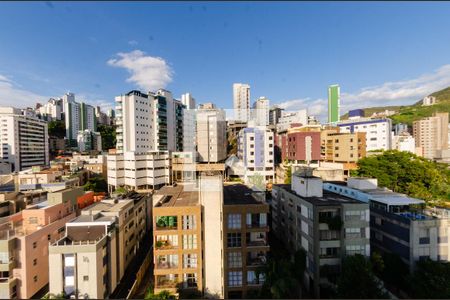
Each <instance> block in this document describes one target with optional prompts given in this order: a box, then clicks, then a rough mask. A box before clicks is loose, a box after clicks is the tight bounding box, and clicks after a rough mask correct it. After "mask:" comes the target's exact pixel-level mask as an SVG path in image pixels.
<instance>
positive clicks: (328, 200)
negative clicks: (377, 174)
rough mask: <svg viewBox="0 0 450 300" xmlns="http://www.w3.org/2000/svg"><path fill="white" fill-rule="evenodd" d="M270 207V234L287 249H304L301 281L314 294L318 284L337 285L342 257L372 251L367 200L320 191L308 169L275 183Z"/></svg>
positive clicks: (317, 179) (319, 286) (317, 295)
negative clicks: (289, 178)
mask: <svg viewBox="0 0 450 300" xmlns="http://www.w3.org/2000/svg"><path fill="white" fill-rule="evenodd" d="M271 206H272V230H273V231H274V234H275V235H276V236H277V237H278V239H279V240H281V241H283V242H284V244H285V246H286V247H287V248H288V249H289V251H291V252H295V251H297V250H300V249H303V250H304V251H305V252H306V256H307V258H306V272H305V273H306V276H305V278H304V280H305V282H304V285H305V286H306V287H308V289H311V288H312V290H311V292H312V293H314V294H315V296H316V297H318V298H319V297H320V288H321V286H322V285H331V286H335V285H336V282H337V279H338V278H339V274H340V270H341V266H342V260H343V259H344V258H345V257H346V256H349V255H354V254H362V255H364V256H370V226H369V222H370V219H369V205H368V204H367V203H363V202H360V201H357V200H353V199H351V198H349V197H346V195H337V194H334V193H331V192H328V191H324V190H323V182H322V179H321V178H320V177H315V176H312V174H311V170H305V172H304V173H294V174H293V175H292V184H291V185H288V184H280V185H274V186H273V189H272V202H271Z"/></svg>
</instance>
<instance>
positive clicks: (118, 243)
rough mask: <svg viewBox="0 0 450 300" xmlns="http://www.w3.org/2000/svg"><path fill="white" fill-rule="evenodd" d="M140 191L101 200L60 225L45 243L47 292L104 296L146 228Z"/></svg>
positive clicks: (138, 244)
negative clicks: (62, 230) (60, 231)
mask: <svg viewBox="0 0 450 300" xmlns="http://www.w3.org/2000/svg"><path fill="white" fill-rule="evenodd" d="M147 200H148V197H146V196H145V195H136V196H135V197H134V198H133V199H106V200H102V201H101V202H97V203H94V204H92V205H91V206H89V207H87V208H85V209H84V210H82V211H81V215H80V216H79V217H78V218H77V219H75V220H74V221H73V222H70V223H67V224H66V235H65V236H64V237H63V238H62V239H60V240H58V241H57V242H55V243H53V244H52V245H51V246H50V250H49V251H50V270H51V276H50V293H52V294H59V293H61V292H65V293H66V294H67V295H73V296H75V297H78V298H84V297H88V298H97V299H99V298H107V297H109V295H110V294H111V293H112V292H113V291H114V289H115V288H116V286H117V285H118V284H119V282H120V280H122V278H123V277H124V276H125V274H126V270H127V267H128V266H129V264H130V262H131V261H132V259H133V258H134V256H135V254H136V252H137V250H138V249H139V248H140V246H141V243H142V239H143V237H144V235H145V232H146V224H147V219H146V218H147V210H146V206H147V203H146V201H147Z"/></svg>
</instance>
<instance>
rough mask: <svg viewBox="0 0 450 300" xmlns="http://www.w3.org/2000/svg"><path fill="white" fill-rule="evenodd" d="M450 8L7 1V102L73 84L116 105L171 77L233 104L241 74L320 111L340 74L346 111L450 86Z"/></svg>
mask: <svg viewBox="0 0 450 300" xmlns="http://www.w3.org/2000/svg"><path fill="white" fill-rule="evenodd" d="M449 15H450V3H449V2H431V3H425V2H411V3H406V2H399V3H390V2H378V3H375V2H361V3H355V2H342V3H339V2H318V3H317V2H316V3H314V2H276V3H275V2H261V3H255V2H229V3H221V2H194V3H189V2H169V3H162V2H131V3H125V2H110V3H102V2H82V3H74V2H27V3H13V2H9V3H5V2H3V3H0V28H2V29H1V30H0V45H1V46H0V104H3V105H16V106H25V105H32V104H33V103H35V102H36V101H37V100H41V101H42V99H46V98H48V97H50V96H61V95H62V94H63V93H65V92H67V91H71V92H74V93H75V94H76V95H78V96H79V97H78V99H79V100H86V101H87V102H90V103H92V104H100V105H102V106H105V107H106V106H107V105H110V104H111V103H112V102H113V99H114V96H116V95H119V94H121V93H125V92H127V91H129V90H131V89H141V90H145V89H156V88H157V87H165V88H166V89H168V90H171V91H172V92H173V94H174V96H175V97H179V96H180V95H181V94H182V93H185V92H191V93H192V94H193V95H194V97H195V98H196V99H197V101H198V102H200V103H201V102H209V101H212V102H215V103H216V104H217V105H218V106H220V107H223V108H231V106H232V84H233V82H245V83H249V84H250V85H251V96H252V100H254V99H256V98H257V97H259V96H266V97H268V98H269V99H270V100H271V103H272V104H274V103H281V104H282V106H283V107H286V108H287V109H299V108H308V109H309V111H310V113H311V114H316V115H319V116H323V115H324V113H325V111H326V105H325V104H326V100H325V99H326V95H327V86H328V85H329V84H334V83H339V84H340V85H341V92H342V106H343V107H342V109H343V110H344V111H343V112H342V113H344V112H345V110H346V109H348V108H356V107H366V106H373V105H387V104H404V103H411V102H414V101H416V100H419V99H420V98H421V97H423V96H425V95H426V94H428V93H431V92H433V91H435V90H437V89H440V88H443V87H446V86H450V65H449V64H450V61H449V60H450V56H449V54H450V30H449V28H450V18H449V17H448V16H449ZM44 101H45V100H44ZM19 103H20V104H19Z"/></svg>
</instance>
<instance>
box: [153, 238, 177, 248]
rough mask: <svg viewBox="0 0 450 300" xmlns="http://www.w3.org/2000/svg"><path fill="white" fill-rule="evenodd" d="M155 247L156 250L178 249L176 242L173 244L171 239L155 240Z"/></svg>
mask: <svg viewBox="0 0 450 300" xmlns="http://www.w3.org/2000/svg"><path fill="white" fill-rule="evenodd" d="M155 248H156V249H157V250H170V249H178V244H174V243H172V242H171V241H164V240H159V241H156V243H155Z"/></svg>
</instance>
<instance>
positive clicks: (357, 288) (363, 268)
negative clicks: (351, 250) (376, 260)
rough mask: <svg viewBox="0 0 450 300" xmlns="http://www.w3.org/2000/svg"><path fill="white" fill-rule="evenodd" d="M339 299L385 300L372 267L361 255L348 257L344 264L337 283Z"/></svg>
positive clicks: (384, 294) (385, 296) (385, 295)
mask: <svg viewBox="0 0 450 300" xmlns="http://www.w3.org/2000/svg"><path fill="white" fill-rule="evenodd" d="M337 297H338V298H344V299H380V298H382V299H385V298H388V296H387V294H386V293H385V292H383V291H382V289H381V286H380V283H379V282H378V281H377V280H376V278H375V276H374V274H373V272H372V265H371V263H370V261H369V260H367V259H366V258H365V257H364V256H362V255H361V254H355V255H351V256H348V257H346V258H345V259H344V261H343V263H342V272H341V276H340V277H339V280H338V282H337Z"/></svg>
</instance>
